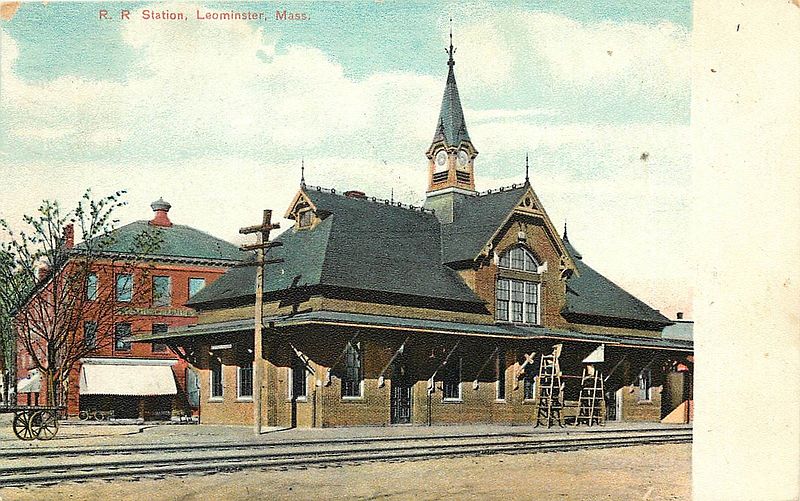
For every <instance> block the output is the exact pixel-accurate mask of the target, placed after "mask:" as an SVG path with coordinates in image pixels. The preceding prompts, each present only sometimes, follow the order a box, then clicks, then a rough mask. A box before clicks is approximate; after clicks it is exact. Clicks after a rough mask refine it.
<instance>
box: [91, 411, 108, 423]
mask: <svg viewBox="0 0 800 501" xmlns="http://www.w3.org/2000/svg"><path fill="white" fill-rule="evenodd" d="M94 418H95V419H96V420H98V421H105V420H106V414H105V412H103V411H97V412H95V413H94Z"/></svg>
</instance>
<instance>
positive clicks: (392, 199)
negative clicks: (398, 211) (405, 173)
mask: <svg viewBox="0 0 800 501" xmlns="http://www.w3.org/2000/svg"><path fill="white" fill-rule="evenodd" d="M390 203H392V204H394V187H392V198H391V200H390Z"/></svg>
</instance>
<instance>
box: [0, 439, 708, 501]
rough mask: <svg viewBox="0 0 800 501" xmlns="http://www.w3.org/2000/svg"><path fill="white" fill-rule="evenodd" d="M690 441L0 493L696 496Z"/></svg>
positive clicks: (65, 496)
mask: <svg viewBox="0 0 800 501" xmlns="http://www.w3.org/2000/svg"><path fill="white" fill-rule="evenodd" d="M691 454H692V448H691V444H670V445H649V446H637V447H626V448H618V449H596V450H585V451H573V452H559V453H544V454H526V455H493V456H482V457H474V458H447V459H433V460H425V461H413V462H402V463H364V464H360V465H348V466H343V467H337V468H333V467H328V468H307V469H306V468H304V469H292V470H286V471H280V470H276V471H256V470H252V471H243V472H237V473H231V474H216V475H208V476H190V477H183V478H179V477H167V478H166V479H163V480H140V481H135V482H132V481H116V482H106V481H91V482H87V483H83V484H64V485H60V486H52V487H39V488H5V489H2V488H0V501H11V500H15V501H16V500H20V501H24V500H31V501H42V500H50V499H53V500H56V499H57V500H83V499H86V500H97V499H124V500H128V499H129V500H137V501H141V500H142V499H147V500H162V499H163V500H195V499H196V500H209V499H214V500H216V499H231V500H246V499H398V500H399V499H413V500H414V501H420V500H427V499H441V498H450V499H481V500H483V499H509V498H512V499H536V500H565V499H567V500H592V501H594V500H603V499H607V500H621V499H624V500H646V501H652V500H683V499H686V500H688V499H691Z"/></svg>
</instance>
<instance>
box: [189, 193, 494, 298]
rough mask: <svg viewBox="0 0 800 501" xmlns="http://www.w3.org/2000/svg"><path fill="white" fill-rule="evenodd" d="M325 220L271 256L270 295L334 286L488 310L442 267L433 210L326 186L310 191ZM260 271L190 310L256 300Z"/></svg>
mask: <svg viewBox="0 0 800 501" xmlns="http://www.w3.org/2000/svg"><path fill="white" fill-rule="evenodd" d="M303 192H304V194H305V195H304V196H306V197H307V198H308V199H309V200H311V202H312V203H313V205H314V207H316V209H317V211H318V215H319V216H321V217H322V218H323V220H322V222H321V223H319V224H317V225H316V226H315V227H314V228H312V229H295V228H291V229H288V230H286V231H285V232H283V233H282V234H281V235H280V236H279V237H278V238H277V239H276V240H278V241H280V242H282V243H283V246H281V247H275V248H273V249H271V250H270V251H269V254H268V258H270V259H272V258H282V259H283V260H284V261H283V262H282V263H276V264H269V265H267V266H266V267H265V282H264V287H265V292H274V291H280V290H285V289H289V288H292V287H301V286H314V285H322V286H333V287H340V288H348V289H357V290H364V291H373V292H379V293H389V294H402V295H409V296H418V297H423V298H434V299H442V300H450V301H458V302H465V303H473V304H476V305H477V304H480V305H483V304H484V303H483V301H482V300H481V299H480V298H479V297H478V296H476V295H475V293H473V292H472V290H471V289H470V288H469V287H468V286H467V285H466V284H465V283H464V282H463V280H462V279H461V277H459V275H458V274H457V273H456V272H455V271H453V270H452V269H450V268H448V267H447V266H445V265H443V264H442V262H441V253H440V248H441V234H440V225H439V221H438V220H437V219H436V217H435V216H434V215H433V214H432V213H431V212H429V211H423V210H422V209H410V208H406V207H399V206H396V205H392V204H389V203H388V202H385V203H384V202H382V201H372V200H370V199H364V198H351V197H346V196H343V195H339V194H335V193H332V192H330V191H327V190H322V189H320V188H313V187H308V188H304V189H303ZM254 284H255V269H254V268H253V267H248V268H240V269H233V270H230V271H229V272H228V273H226V274H225V275H224V276H222V277H221V278H219V279H218V280H217V281H216V282H214V283H213V284H211V285H209V286H208V287H206V288H205V289H203V290H202V291H200V292H199V293H198V294H197V295H195V296H194V297H193V298H192V300H191V301H190V303H189V304H190V305H199V304H202V303H213V302H217V301H220V300H231V299H234V298H242V297H248V296H252V295H253V294H254V289H255V286H254Z"/></svg>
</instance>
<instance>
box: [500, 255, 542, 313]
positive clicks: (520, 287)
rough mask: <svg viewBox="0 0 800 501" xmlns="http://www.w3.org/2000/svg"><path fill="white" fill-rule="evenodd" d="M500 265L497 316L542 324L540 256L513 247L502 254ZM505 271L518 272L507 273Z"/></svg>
mask: <svg viewBox="0 0 800 501" xmlns="http://www.w3.org/2000/svg"><path fill="white" fill-rule="evenodd" d="M498 267H499V268H500V271H499V274H498V277H497V287H496V289H495V296H496V304H495V318H496V319H497V320H499V321H501V322H514V323H520V324H534V325H538V324H539V323H540V316H541V312H540V298H541V283H540V278H539V275H538V273H537V271H538V269H539V263H538V261H537V260H536V258H535V257H533V254H531V253H530V251H528V249H526V248H525V247H521V246H517V247H512V248H511V249H509V250H507V251H506V252H505V253H503V254H501V255H500V259H499V260H498ZM504 270H511V271H513V272H515V273H509V274H508V276H506V275H504V273H503V271H504ZM519 272H523V273H519ZM528 273H530V274H528Z"/></svg>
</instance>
